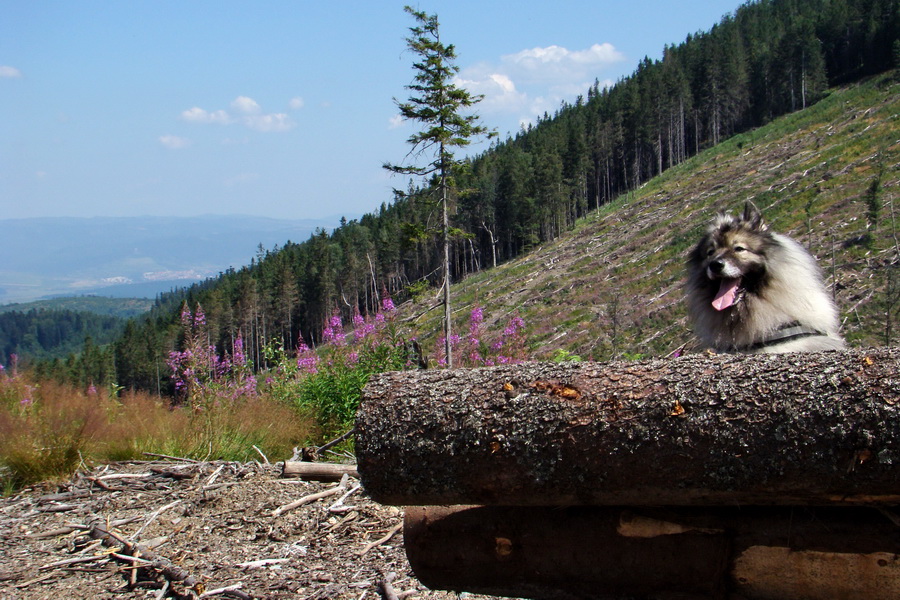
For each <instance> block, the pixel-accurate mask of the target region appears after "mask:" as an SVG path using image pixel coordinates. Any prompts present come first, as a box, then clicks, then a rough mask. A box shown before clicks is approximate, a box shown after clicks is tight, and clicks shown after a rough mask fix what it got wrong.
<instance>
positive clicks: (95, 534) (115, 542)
mask: <svg viewBox="0 0 900 600" xmlns="http://www.w3.org/2000/svg"><path fill="white" fill-rule="evenodd" d="M82 528H84V529H86V530H87V534H88V536H90V538H91V539H95V540H101V541H102V542H103V545H104V546H106V547H107V548H112V549H114V552H113V553H111V554H110V556H112V557H113V558H116V559H117V560H119V561H122V562H129V563H132V564H134V563H138V562H139V563H141V564H140V565H139V566H137V568H139V569H144V570H147V571H149V570H152V571H156V572H157V573H159V574H160V575H161V576H163V577H164V578H165V579H166V580H167V581H168V582H169V584H170V585H171V584H175V583H180V584H182V585H184V586H185V587H187V588H191V589H194V588H195V587H196V585H197V579H196V578H195V577H194V576H193V575H192V574H191V573H189V572H188V571H187V570H185V569H183V568H181V567H179V566H178V565H175V564H173V563H172V562H170V561H169V560H168V559H166V558H164V557H162V556H160V555H158V554H156V553H155V552H153V551H152V550H150V549H149V548H148V547H146V546H144V545H142V544H135V543H133V542H130V541H128V540H126V539H124V538H123V537H122V536H120V535H118V534H116V533H114V532H112V531H109V530H108V529H107V527H106V526H105V525H104V520H103V519H102V518H100V517H98V516H96V515H95V516H93V517H92V518H91V519H90V521H89V522H88V523H87V524H86V525H83V526H82ZM103 558H106V556H103ZM136 571H137V569H135V570H133V571H132V575H131V580H130V585H131V586H133V585H134V583H135V581H136Z"/></svg>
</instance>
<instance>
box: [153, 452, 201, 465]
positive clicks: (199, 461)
mask: <svg viewBox="0 0 900 600" xmlns="http://www.w3.org/2000/svg"><path fill="white" fill-rule="evenodd" d="M142 454H143V455H144V456H155V457H156V458H165V459H168V460H180V461H182V462H188V463H201V462H203V461H201V460H194V459H193V458H183V457H181V456H169V455H168V454H156V453H155V452H142Z"/></svg>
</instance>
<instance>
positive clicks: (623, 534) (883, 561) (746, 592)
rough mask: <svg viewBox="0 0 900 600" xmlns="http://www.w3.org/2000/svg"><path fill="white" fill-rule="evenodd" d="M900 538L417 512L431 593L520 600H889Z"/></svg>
mask: <svg viewBox="0 0 900 600" xmlns="http://www.w3.org/2000/svg"><path fill="white" fill-rule="evenodd" d="M894 527H895V526H894V525H893V524H892V523H891V521H889V520H888V518H887V517H886V516H885V515H882V514H880V513H879V512H878V511H876V510H873V509H871V508H847V507H841V508H821V507H820V508H808V507H807V508H789V507H765V508H761V507H728V508H724V507H719V508H714V509H709V508H705V509H703V508H684V507H682V508H677V509H673V508H665V509H661V508H654V509H649V508H648V509H626V508H619V507H592V506H579V507H566V508H551V507H506V506H476V507H435V506H431V507H411V508H407V510H406V516H405V530H404V535H403V537H404V545H405V546H406V554H407V557H408V558H409V562H410V565H411V566H412V568H413V571H414V572H415V574H416V577H417V578H418V579H419V581H421V582H422V583H423V584H425V585H426V586H428V587H429V588H432V589H444V590H457V591H459V590H465V591H467V592H472V593H478V594H490V595H496V596H510V597H517V598H595V599H608V600H613V599H615V600H620V599H622V598H632V599H649V598H654V599H659V598H673V599H674V598H678V599H680V600H700V599H703V600H709V599H712V598H716V599H722V600H724V599H735V600H737V599H738V598H740V599H741V600H781V599H784V598H792V599H800V598H803V599H806V600H845V599H847V598H865V599H866V600H888V599H893V598H897V597H900V560H898V558H900V557H898V554H897V553H898V551H900V543H898V540H897V534H896V529H895V528H894Z"/></svg>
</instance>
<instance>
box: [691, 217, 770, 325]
mask: <svg viewBox="0 0 900 600" xmlns="http://www.w3.org/2000/svg"><path fill="white" fill-rule="evenodd" d="M772 243H773V242H772V238H771V236H770V235H769V234H768V231H767V228H766V226H765V224H764V223H763V221H762V217H761V216H760V214H759V211H758V210H757V209H756V207H755V206H754V205H753V204H752V203H750V202H747V204H746V205H745V206H744V212H743V214H742V215H741V216H740V217H734V216H732V215H727V214H722V213H720V214H719V215H717V216H716V218H715V219H714V220H713V222H712V225H710V227H709V229H708V230H707V232H706V235H705V236H703V239H701V240H700V243H699V244H697V246H696V247H695V248H694V250H693V251H692V252H691V256H690V260H689V263H690V265H691V267H692V270H693V272H694V277H695V278H696V279H695V284H696V285H698V286H699V287H702V289H704V290H706V291H707V292H708V294H709V295H710V297H711V298H712V300H711V302H712V306H713V308H715V309H716V310H719V311H721V310H725V309H727V308H730V307H732V306H734V305H736V304H738V303H739V302H740V301H741V300H743V298H744V295H745V294H747V293H754V292H755V291H756V290H758V289H759V287H760V283H761V282H762V279H763V278H764V277H765V274H766V250H767V248H769V247H770V245H771V244H772Z"/></svg>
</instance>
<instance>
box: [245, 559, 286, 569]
mask: <svg viewBox="0 0 900 600" xmlns="http://www.w3.org/2000/svg"><path fill="white" fill-rule="evenodd" d="M290 561H291V559H290V558H262V559H260V560H251V561H249V562H242V563H238V564H236V565H234V566H236V567H240V568H241V569H259V568H260V567H268V566H269V565H280V564H281V563H286V562H290Z"/></svg>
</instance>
